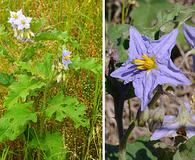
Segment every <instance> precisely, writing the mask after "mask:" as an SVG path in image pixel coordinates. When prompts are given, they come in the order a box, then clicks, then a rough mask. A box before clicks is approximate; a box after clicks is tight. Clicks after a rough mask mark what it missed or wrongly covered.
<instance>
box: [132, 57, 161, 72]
mask: <svg viewBox="0 0 195 160" xmlns="http://www.w3.org/2000/svg"><path fill="white" fill-rule="evenodd" d="M142 58H143V59H134V60H133V61H132V63H133V64H135V65H136V67H137V69H138V70H147V71H150V70H152V69H154V68H157V65H156V61H155V57H148V56H147V55H146V54H143V55H142Z"/></svg>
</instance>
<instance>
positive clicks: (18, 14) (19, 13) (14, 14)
mask: <svg viewBox="0 0 195 160" xmlns="http://www.w3.org/2000/svg"><path fill="white" fill-rule="evenodd" d="M10 16H11V17H10V18H9V20H8V22H9V23H11V24H12V26H13V27H15V25H16V22H17V20H19V19H20V18H21V17H24V15H23V13H22V10H19V11H17V12H12V11H10Z"/></svg>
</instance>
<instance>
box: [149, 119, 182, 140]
mask: <svg viewBox="0 0 195 160" xmlns="http://www.w3.org/2000/svg"><path fill="white" fill-rule="evenodd" d="M178 128H179V123H178V122H176V123H172V124H170V125H163V126H162V127H161V128H159V129H157V130H156V131H155V132H154V133H153V134H152V136H151V137H150V140H158V139H161V138H163V137H175V136H177V129H178Z"/></svg>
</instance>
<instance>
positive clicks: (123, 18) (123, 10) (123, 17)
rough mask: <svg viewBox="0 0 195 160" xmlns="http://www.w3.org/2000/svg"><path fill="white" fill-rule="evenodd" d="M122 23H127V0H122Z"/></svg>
mask: <svg viewBox="0 0 195 160" xmlns="http://www.w3.org/2000/svg"><path fill="white" fill-rule="evenodd" d="M122 5H123V6H122V24H124V23H125V0H122Z"/></svg>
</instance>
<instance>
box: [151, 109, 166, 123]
mask: <svg viewBox="0 0 195 160" xmlns="http://www.w3.org/2000/svg"><path fill="white" fill-rule="evenodd" d="M164 115H165V108H164V107H163V106H159V107H157V108H155V110H154V112H153V115H152V117H151V118H152V119H153V120H154V121H160V122H162V121H163V119H164Z"/></svg>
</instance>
